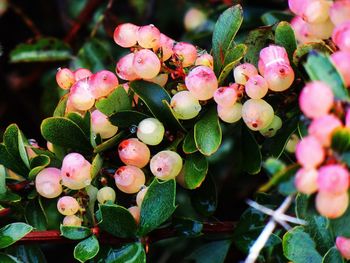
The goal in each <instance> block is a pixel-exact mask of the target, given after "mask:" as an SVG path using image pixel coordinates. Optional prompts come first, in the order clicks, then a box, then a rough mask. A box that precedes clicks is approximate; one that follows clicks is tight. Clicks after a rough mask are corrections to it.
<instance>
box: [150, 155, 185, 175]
mask: <svg viewBox="0 0 350 263" xmlns="http://www.w3.org/2000/svg"><path fill="white" fill-rule="evenodd" d="M150 168H151V172H152V174H153V175H154V176H155V177H157V178H159V179H161V180H170V179H174V178H175V177H176V176H177V175H178V174H179V173H180V171H181V169H182V158H181V156H180V155H179V154H178V153H176V152H173V151H169V150H165V151H161V152H159V153H157V154H156V155H154V156H153V157H152V159H151V162H150Z"/></svg>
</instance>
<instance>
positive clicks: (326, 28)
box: [308, 19, 334, 39]
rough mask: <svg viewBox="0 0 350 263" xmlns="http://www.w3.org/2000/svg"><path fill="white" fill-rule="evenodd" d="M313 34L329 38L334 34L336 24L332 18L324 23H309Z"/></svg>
mask: <svg viewBox="0 0 350 263" xmlns="http://www.w3.org/2000/svg"><path fill="white" fill-rule="evenodd" d="M308 27H309V31H310V32H311V34H312V35H313V36H315V37H317V38H319V39H328V38H330V37H331V36H332V32H333V29H334V25H333V23H332V22H331V20H330V19H328V20H326V21H325V22H322V23H317V24H308Z"/></svg>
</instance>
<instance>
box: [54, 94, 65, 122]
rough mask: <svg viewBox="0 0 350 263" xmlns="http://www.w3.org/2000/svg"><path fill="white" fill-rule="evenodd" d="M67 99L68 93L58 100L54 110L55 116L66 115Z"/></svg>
mask: <svg viewBox="0 0 350 263" xmlns="http://www.w3.org/2000/svg"><path fill="white" fill-rule="evenodd" d="M67 100H68V94H66V95H64V96H63V97H62V98H61V99H60V101H59V102H58V104H57V106H56V108H55V110H54V112H53V117H64V115H65V114H66V107H67Z"/></svg>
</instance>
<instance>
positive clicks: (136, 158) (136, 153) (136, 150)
mask: <svg viewBox="0 0 350 263" xmlns="http://www.w3.org/2000/svg"><path fill="white" fill-rule="evenodd" d="M118 154H119V158H120V160H121V161H122V162H123V163H125V164H126V165H134V166H136V167H138V168H143V167H145V166H146V165H147V164H148V162H149V159H150V155H151V153H150V151H149V149H148V147H147V145H146V144H144V143H143V142H140V141H139V140H138V139H136V138H131V139H126V140H124V141H122V142H121V143H120V144H119V146H118Z"/></svg>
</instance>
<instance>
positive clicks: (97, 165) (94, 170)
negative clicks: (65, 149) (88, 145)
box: [90, 154, 103, 179]
mask: <svg viewBox="0 0 350 263" xmlns="http://www.w3.org/2000/svg"><path fill="white" fill-rule="evenodd" d="M102 165H103V158H102V157H101V155H99V154H96V156H95V157H94V159H93V160H92V163H91V168H90V173H91V178H92V179H93V178H95V177H96V175H98V173H99V172H100V170H101V168H102Z"/></svg>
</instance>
